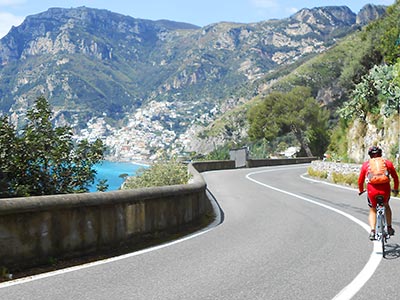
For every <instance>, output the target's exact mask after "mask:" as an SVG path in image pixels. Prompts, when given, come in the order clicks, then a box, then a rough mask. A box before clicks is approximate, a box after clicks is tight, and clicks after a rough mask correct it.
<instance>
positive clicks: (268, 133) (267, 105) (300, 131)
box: [248, 87, 329, 156]
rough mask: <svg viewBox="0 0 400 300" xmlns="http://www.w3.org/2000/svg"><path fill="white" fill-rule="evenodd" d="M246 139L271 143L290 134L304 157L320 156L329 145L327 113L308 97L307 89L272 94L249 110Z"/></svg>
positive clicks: (309, 93) (309, 95) (299, 88)
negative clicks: (247, 135)
mask: <svg viewBox="0 0 400 300" xmlns="http://www.w3.org/2000/svg"><path fill="white" fill-rule="evenodd" d="M248 118H249V123H250V128H249V132H248V133H249V137H250V138H251V139H252V140H258V139H266V140H267V141H271V140H274V139H276V138H277V137H279V136H282V135H285V134H287V133H292V134H293V135H294V136H295V137H296V139H297V141H298V142H299V143H300V144H301V148H302V149H303V151H305V153H306V155H307V156H313V155H321V154H322V153H323V152H324V151H325V149H326V146H327V145H328V143H329V139H328V119H329V113H328V111H327V110H325V109H324V108H322V107H320V105H319V104H318V103H317V102H316V100H315V99H314V98H313V97H311V90H310V89H309V88H306V87H295V88H294V89H293V90H292V91H290V92H289V93H279V92H274V93H271V94H270V95H268V96H267V97H265V99H264V100H263V101H262V102H261V103H260V104H258V105H255V106H254V107H252V108H251V109H250V110H249V114H248Z"/></svg>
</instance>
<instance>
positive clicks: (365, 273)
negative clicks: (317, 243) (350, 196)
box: [246, 168, 382, 300]
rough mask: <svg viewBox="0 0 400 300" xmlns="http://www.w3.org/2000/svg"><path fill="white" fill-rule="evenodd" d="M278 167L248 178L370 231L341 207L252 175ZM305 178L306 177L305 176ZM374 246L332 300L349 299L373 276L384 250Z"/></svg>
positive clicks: (367, 226)
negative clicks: (366, 258)
mask: <svg viewBox="0 0 400 300" xmlns="http://www.w3.org/2000/svg"><path fill="white" fill-rule="evenodd" d="M277 170H278V169H275V168H274V169H269V170H263V171H257V172H251V173H249V174H247V175H246V178H247V179H248V180H251V181H253V182H255V183H257V184H259V185H262V186H264V187H266V188H269V189H272V190H274V191H277V192H280V193H283V194H286V195H290V196H292V197H295V198H298V199H301V200H303V201H306V202H309V203H312V204H315V205H318V206H321V207H323V208H326V209H329V210H331V211H333V212H335V213H338V214H340V215H342V216H344V217H346V218H348V219H350V220H351V221H353V222H354V223H356V224H358V225H360V226H361V227H362V228H364V229H365V230H366V231H367V232H369V231H370V227H369V225H367V224H366V223H364V222H362V221H360V220H359V219H357V218H355V217H353V216H352V215H350V214H348V213H345V212H343V211H341V210H339V209H336V208H334V207H331V206H328V205H326V204H323V203H320V202H317V201H314V200H311V199H309V198H306V197H303V196H300V195H297V194H294V193H291V192H288V191H285V190H282V189H278V188H276V187H273V186H271V185H268V184H265V183H262V182H260V181H257V180H255V179H253V178H251V177H250V176H252V175H255V174H260V173H266V172H273V171H277ZM303 178H304V177H303ZM304 179H307V180H311V181H314V182H321V183H324V184H328V185H332V186H335V187H338V188H345V189H351V188H347V187H343V186H339V185H335V184H330V183H326V182H322V181H317V180H313V179H308V178H304ZM373 244H374V247H373V250H372V253H371V256H370V258H369V260H368V262H367V264H366V265H365V266H364V268H363V269H362V270H361V272H360V273H358V275H357V276H356V277H355V278H354V279H353V280H352V281H351V282H350V283H349V284H348V285H347V286H345V287H344V288H343V289H342V290H341V291H340V292H339V293H338V294H337V295H336V296H335V297H334V298H333V299H332V300H349V299H351V298H352V297H353V296H354V295H355V294H356V293H357V292H358V291H359V290H360V289H361V288H362V287H363V286H364V284H365V283H366V282H367V281H368V280H369V279H370V278H371V276H372V275H373V274H374V272H375V271H376V269H377V267H378V265H379V263H380V262H381V261H382V251H381V248H380V244H379V242H376V241H375V242H374V243H373Z"/></svg>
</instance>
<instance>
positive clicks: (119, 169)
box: [89, 160, 144, 192]
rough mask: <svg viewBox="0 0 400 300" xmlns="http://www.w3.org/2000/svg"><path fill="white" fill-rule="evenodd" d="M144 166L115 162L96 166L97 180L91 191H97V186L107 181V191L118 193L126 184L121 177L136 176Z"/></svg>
mask: <svg viewBox="0 0 400 300" xmlns="http://www.w3.org/2000/svg"><path fill="white" fill-rule="evenodd" d="M143 166H144V165H141V164H135V163H133V162H113V161H107V160H105V161H103V162H102V163H101V164H98V165H96V166H95V169H96V171H97V175H96V180H95V183H94V185H93V186H92V187H91V188H90V189H89V191H90V192H96V191H97V189H96V185H97V184H98V182H99V180H100V179H107V184H108V189H107V191H116V190H118V189H119V187H120V186H121V184H122V183H123V182H124V180H123V178H121V177H120V175H121V174H128V176H134V175H135V174H136V171H137V170H138V169H140V168H141V167H143Z"/></svg>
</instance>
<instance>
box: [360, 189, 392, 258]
mask: <svg viewBox="0 0 400 300" xmlns="http://www.w3.org/2000/svg"><path fill="white" fill-rule="evenodd" d="M365 192H366V191H363V192H361V193H359V195H361V194H363V193H365ZM375 199H376V225H375V240H376V241H378V242H380V243H381V245H382V256H383V257H384V258H385V255H386V253H385V244H386V243H387V240H388V239H389V238H390V235H389V232H388V228H387V221H386V209H385V205H384V197H383V196H382V195H377V196H375Z"/></svg>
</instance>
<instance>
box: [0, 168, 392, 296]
mask: <svg viewBox="0 0 400 300" xmlns="http://www.w3.org/2000/svg"><path fill="white" fill-rule="evenodd" d="M306 168H307V165H302V166H296V165H293V166H283V167H265V168H254V169H238V170H226V171H216V172H208V173H205V174H203V175H204V176H205V179H206V181H207V185H208V187H209V190H210V191H211V193H212V194H213V195H214V197H215V198H216V199H217V201H218V204H219V205H220V207H221V209H222V212H223V214H222V217H223V221H222V223H221V224H219V225H218V226H216V227H214V228H212V229H210V230H208V231H205V232H202V233H201V234H197V235H195V236H192V237H189V238H186V239H184V240H182V241H177V242H176V243H173V244H170V245H163V246H161V247H156V248H154V249H149V250H145V251H140V252H138V253H133V254H131V255H126V256H124V257H119V258H116V259H111V260H108V261H104V262H101V263H98V264H93V265H91V266H84V267H83V268H74V269H69V270H67V271H61V272H58V273H49V274H45V275H43V276H41V277H40V276H38V277H33V278H31V279H28V280H26V279H23V280H17V281H11V282H8V283H3V284H0V299H18V300H20V299H29V300H33V299H41V300H43V299H51V300H55V299H96V300H97V299H108V300H109V299H146V300H148V299H163V300H165V299H185V300H186V299H229V300H232V299H291V300H292V299H307V300H310V299H350V298H351V297H352V299H374V298H375V299H400V290H399V289H398V288H397V287H398V286H399V281H400V279H399V275H400V259H399V258H400V245H399V243H400V242H399V238H398V237H397V236H394V237H392V238H391V239H390V240H389V245H388V246H389V253H388V257H387V258H386V259H382V258H381V255H379V253H378V250H377V249H378V248H377V247H376V246H374V245H375V243H372V242H370V241H369V240H368V232H367V229H368V228H367V226H366V224H365V223H366V222H367V214H368V209H367V205H366V199H365V196H361V197H359V196H358V195H357V192H356V191H355V190H352V189H345V188H340V187H337V186H333V185H328V184H325V183H321V182H314V181H310V180H306V179H304V178H302V177H301V175H302V174H304V173H305V172H306ZM399 204H400V202H399V201H398V199H392V209H393V214H394V223H393V226H394V228H395V229H397V230H398V233H399V235H400V224H399V220H400V206H399Z"/></svg>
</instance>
